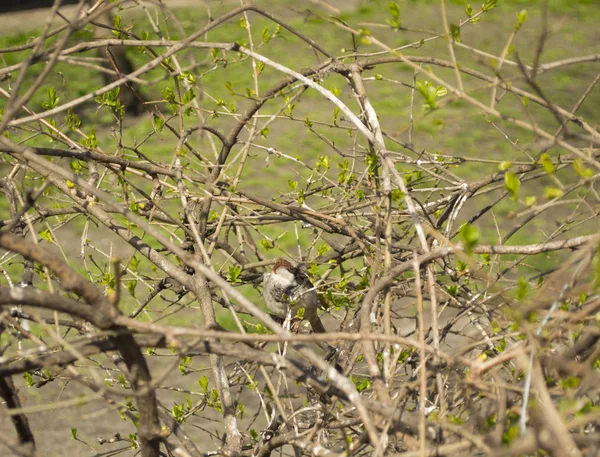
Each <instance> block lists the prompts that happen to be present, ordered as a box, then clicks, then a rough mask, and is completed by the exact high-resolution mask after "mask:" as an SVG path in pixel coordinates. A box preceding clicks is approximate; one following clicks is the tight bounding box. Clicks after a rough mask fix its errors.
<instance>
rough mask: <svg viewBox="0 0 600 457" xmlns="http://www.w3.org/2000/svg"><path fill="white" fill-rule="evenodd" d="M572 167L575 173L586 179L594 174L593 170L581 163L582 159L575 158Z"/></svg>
mask: <svg viewBox="0 0 600 457" xmlns="http://www.w3.org/2000/svg"><path fill="white" fill-rule="evenodd" d="M573 168H574V169H575V171H576V172H577V174H578V175H579V176H581V177H582V178H584V179H588V178H591V177H592V176H594V172H593V171H592V170H590V169H589V168H586V166H585V165H584V164H583V160H581V159H575V160H574V161H573Z"/></svg>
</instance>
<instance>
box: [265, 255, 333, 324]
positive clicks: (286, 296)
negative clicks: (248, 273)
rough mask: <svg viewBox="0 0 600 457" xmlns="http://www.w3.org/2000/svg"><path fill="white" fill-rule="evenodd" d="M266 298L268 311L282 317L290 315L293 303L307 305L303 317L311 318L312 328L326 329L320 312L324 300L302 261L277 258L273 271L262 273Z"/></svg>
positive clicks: (309, 319) (301, 306)
mask: <svg viewBox="0 0 600 457" xmlns="http://www.w3.org/2000/svg"><path fill="white" fill-rule="evenodd" d="M263 298H264V300H265V305H267V308H269V311H271V313H272V314H274V315H275V316H277V317H279V318H281V319H285V318H286V317H287V313H288V310H289V309H290V306H292V307H294V306H295V307H298V308H304V319H306V320H308V321H309V322H310V325H311V327H312V329H313V332H315V333H326V332H327V331H326V330H325V327H323V323H322V322H321V319H320V318H319V315H318V314H317V309H318V308H319V305H320V304H321V300H320V299H319V296H318V295H317V291H316V290H315V286H314V285H313V283H312V282H310V279H309V277H308V274H307V273H306V271H304V270H303V269H302V268H301V267H300V266H299V265H297V264H295V263H292V262H290V261H289V260H286V259H283V258H280V259H277V261H276V262H275V265H274V266H273V270H272V271H271V273H265V274H264V276H263Z"/></svg>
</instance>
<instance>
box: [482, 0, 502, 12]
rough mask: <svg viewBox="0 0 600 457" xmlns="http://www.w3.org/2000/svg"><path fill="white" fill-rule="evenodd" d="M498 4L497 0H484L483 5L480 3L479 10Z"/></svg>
mask: <svg viewBox="0 0 600 457" xmlns="http://www.w3.org/2000/svg"><path fill="white" fill-rule="evenodd" d="M497 4H498V0H486V1H485V3H484V4H483V5H481V11H489V10H491V9H493V8H496V5H497Z"/></svg>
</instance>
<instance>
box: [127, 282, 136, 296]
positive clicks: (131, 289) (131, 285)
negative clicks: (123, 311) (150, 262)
mask: <svg viewBox="0 0 600 457" xmlns="http://www.w3.org/2000/svg"><path fill="white" fill-rule="evenodd" d="M136 286H137V279H134V280H131V281H129V282H128V283H127V291H128V292H129V294H130V295H131V296H132V297H135V287H136Z"/></svg>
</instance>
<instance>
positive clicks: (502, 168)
mask: <svg viewBox="0 0 600 457" xmlns="http://www.w3.org/2000/svg"><path fill="white" fill-rule="evenodd" d="M511 165H512V162H509V161H508V160H503V161H502V162H500V163H499V164H498V170H500V171H506V170H508V169H509V168H510V166H511Z"/></svg>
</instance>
